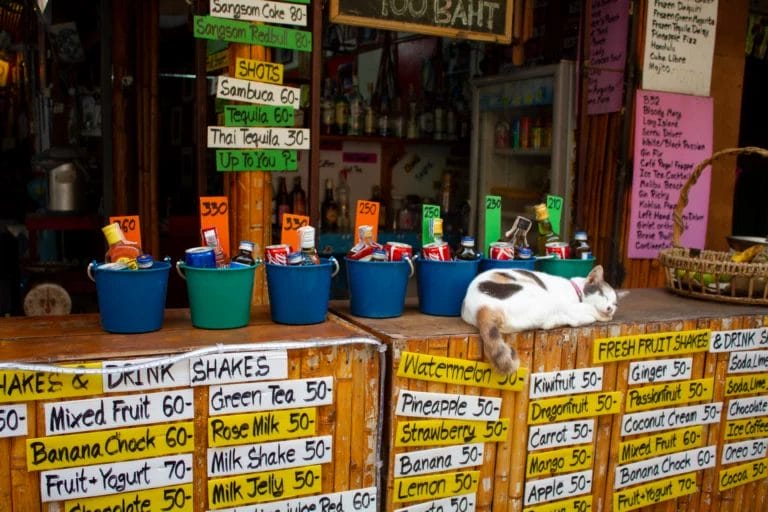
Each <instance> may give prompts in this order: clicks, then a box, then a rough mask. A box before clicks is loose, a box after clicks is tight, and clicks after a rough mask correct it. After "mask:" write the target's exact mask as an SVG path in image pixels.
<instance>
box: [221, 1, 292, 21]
mask: <svg viewBox="0 0 768 512" xmlns="http://www.w3.org/2000/svg"><path fill="white" fill-rule="evenodd" d="M210 15H211V16H216V17H217V18H232V19H236V20H244V21H263V22H266V23H279V24H281V25H300V26H304V25H306V24H307V6H306V5H298V4H292V3H291V4H288V3H282V2H267V1H264V0H215V1H212V2H210Z"/></svg>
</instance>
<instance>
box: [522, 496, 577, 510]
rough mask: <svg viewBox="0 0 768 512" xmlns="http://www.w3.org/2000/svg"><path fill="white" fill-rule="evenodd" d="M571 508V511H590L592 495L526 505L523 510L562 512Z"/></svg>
mask: <svg viewBox="0 0 768 512" xmlns="http://www.w3.org/2000/svg"><path fill="white" fill-rule="evenodd" d="M563 510H571V511H573V512H592V496H589V495H587V496H582V497H581V498H571V499H569V500H562V501H552V502H550V503H544V504H543V505H536V506H534V507H526V508H524V509H523V512H562V511H563Z"/></svg>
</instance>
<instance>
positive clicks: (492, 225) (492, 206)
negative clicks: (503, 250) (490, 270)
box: [483, 196, 501, 256]
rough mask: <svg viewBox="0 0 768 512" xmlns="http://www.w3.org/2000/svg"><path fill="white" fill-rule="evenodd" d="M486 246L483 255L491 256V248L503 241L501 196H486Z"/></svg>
mask: <svg viewBox="0 0 768 512" xmlns="http://www.w3.org/2000/svg"><path fill="white" fill-rule="evenodd" d="M484 232H485V244H484V247H483V254H485V255H486V256H488V255H489V254H490V251H489V247H490V245H491V244H492V243H493V242H495V241H496V240H500V239H501V196H485V231H484Z"/></svg>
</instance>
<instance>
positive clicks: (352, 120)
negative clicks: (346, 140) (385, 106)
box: [347, 75, 365, 135]
mask: <svg viewBox="0 0 768 512" xmlns="http://www.w3.org/2000/svg"><path fill="white" fill-rule="evenodd" d="M364 116H365V105H364V103H363V97H362V96H361V95H360V90H359V88H358V83H357V75H352V91H350V93H349V123H348V127H347V134H348V135H362V133H363V120H364Z"/></svg>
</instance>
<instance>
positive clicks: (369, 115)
mask: <svg viewBox="0 0 768 512" xmlns="http://www.w3.org/2000/svg"><path fill="white" fill-rule="evenodd" d="M375 102H376V98H375V96H374V92H373V84H372V83H371V82H368V103H367V104H366V106H365V121H364V123H363V132H364V133H365V134H366V135H376V132H377V131H378V129H379V125H378V120H377V119H376V107H375Z"/></svg>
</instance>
